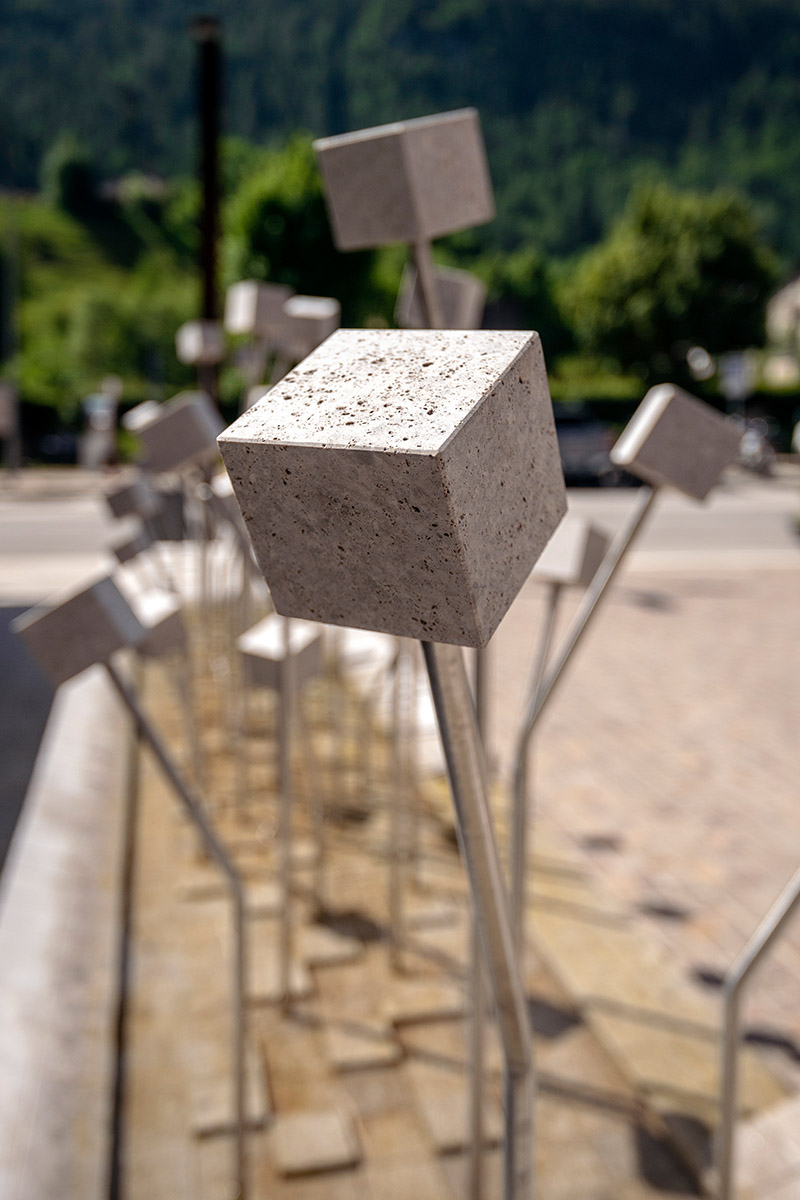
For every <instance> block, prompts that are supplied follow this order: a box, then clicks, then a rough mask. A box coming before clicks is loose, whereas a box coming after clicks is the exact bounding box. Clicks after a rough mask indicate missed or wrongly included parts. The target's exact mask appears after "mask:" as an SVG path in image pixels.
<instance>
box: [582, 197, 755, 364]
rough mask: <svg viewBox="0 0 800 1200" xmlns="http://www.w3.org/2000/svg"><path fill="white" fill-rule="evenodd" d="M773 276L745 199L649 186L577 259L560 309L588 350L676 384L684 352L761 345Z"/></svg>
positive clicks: (749, 207) (714, 350)
mask: <svg viewBox="0 0 800 1200" xmlns="http://www.w3.org/2000/svg"><path fill="white" fill-rule="evenodd" d="M776 270H777V268H776V262H775V259H774V256H773V254H772V252H771V250H770V249H769V248H768V247H767V246H766V245H765V244H764V243H763V242H762V241H761V240H760V237H759V233H758V229H757V225H756V221H755V217H754V215H753V211H752V208H751V206H750V204H749V202H748V201H747V200H746V199H744V198H743V197H741V196H739V195H738V194H736V193H734V192H730V191H725V190H718V191H715V192H712V193H709V194H707V195H703V194H700V193H696V192H680V191H676V190H674V189H672V188H671V187H669V186H668V185H667V184H665V183H651V184H648V185H645V186H640V187H639V188H637V189H636V190H635V191H634V192H633V194H632V196H631V198H630V200H629V202H628V205H627V208H626V210H625V212H624V214H623V216H622V217H621V218H620V220H619V221H618V222H617V224H616V225H615V226H614V228H613V229H612V231H611V233H610V234H609V236H608V237H607V238H606V240H605V241H604V242H601V243H600V245H599V246H596V247H595V248H594V249H592V250H589V251H588V252H587V253H586V254H584V255H583V256H582V258H581V259H580V260H579V261H578V263H577V264H576V267H575V269H574V271H573V272H572V273H571V275H570V276H568V278H567V280H566V282H565V285H564V287H563V291H562V306H563V309H564V312H565V315H566V316H567V318H568V320H569V321H570V322H571V324H572V326H573V328H574V330H575V333H576V335H577V337H578V340H579V342H580V343H581V345H582V346H583V347H584V348H585V349H586V350H588V351H589V352H591V353H597V354H602V355H610V356H611V357H613V358H615V359H616V360H617V361H618V362H619V363H620V364H621V365H622V366H623V367H634V368H639V369H641V370H642V372H643V373H644V374H645V375H647V376H648V377H652V376H656V375H657V376H660V377H663V376H664V375H666V374H669V375H671V376H672V377H673V378H675V379H676V380H680V379H681V378H682V377H683V375H684V374H685V356H686V350H687V349H688V347H689V346H690V345H701V346H704V347H705V348H706V349H707V350H708V351H709V352H710V353H712V354H718V353H721V352H723V351H726V350H739V349H743V348H745V347H748V346H754V345H761V344H762V343H763V340H764V310H765V305H766V300H767V297H768V295H769V292H770V289H771V288H772V286H773V285H774V283H775V279H776Z"/></svg>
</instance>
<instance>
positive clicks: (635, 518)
mask: <svg viewBox="0 0 800 1200" xmlns="http://www.w3.org/2000/svg"><path fill="white" fill-rule="evenodd" d="M658 492H659V489H658V488H648V487H645V488H643V489H642V490H641V491H640V492H639V494H638V496H637V498H636V503H635V504H634V506H633V508H632V509H631V512H630V513H629V515H628V518H627V520H626V521H625V522H624V524H623V525H622V527H621V529H620V530H619V531H618V533H617V535H616V537H615V538H614V540H613V542H612V543H611V545H610V547H609V549H608V553H607V554H606V556H605V558H604V560H603V562H602V563H601V565H600V567H599V569H598V571H597V574H596V575H595V577H594V579H593V580H592V582H591V585H590V586H589V587H588V588H587V589H586V591H585V593H584V596H583V600H582V601H581V603H580V606H579V607H578V611H577V612H576V613H575V616H574V617H573V618H572V622H571V623H570V626H569V629H568V630H567V633H566V636H565V637H564V640H563V642H562V644H561V647H560V648H559V651H558V654H557V655H556V658H555V661H554V662H553V663H552V665H551V667H550V669H549V670H548V672H547V674H546V675H545V677H544V679H543V680H542V684H541V686H540V687H539V688H538V690H537V692H536V694H535V695H534V696H532V697H531V701H530V705H529V707H528V711H527V712H526V714H525V719H524V721H523V726H522V732H521V734H520V737H519V741H518V743H517V755H518V757H519V755H520V754H522V753H524V752H525V748H526V746H527V741H528V739H529V738H530V736H531V734H532V733H533V730H534V726H535V725H536V722H537V721H538V720H539V717H540V716H541V714H542V712H543V711H544V708H545V705H546V704H547V703H548V701H549V700H550V699H551V697H552V695H553V693H554V692H555V689H556V685H557V684H558V682H559V680H560V678H561V676H562V674H563V672H564V669H565V667H566V666H567V664H568V662H569V660H570V658H571V657H572V653H573V651H574V650H575V648H576V647H577V645H578V643H579V642H580V640H581V638H582V637H583V634H584V632H585V631H586V629H587V628H588V626H589V623H590V621H591V619H592V617H593V616H594V614H595V612H596V611H597V608H598V606H599V604H600V601H601V600H602V598H603V596H604V595H605V593H606V590H607V588H608V586H609V584H610V583H611V581H612V579H613V578H614V576H615V575H616V573H617V570H618V568H619V566H620V565H621V563H622V561H623V559H624V557H625V554H626V553H627V551H628V549H629V547H630V546H631V544H632V543H633V540H634V538H635V537H636V534H637V533H638V532H639V530H640V529H641V527H642V525H643V524H644V521H645V518H646V517H647V515H648V513H649V512H650V509H651V507H652V505H653V502H654V500H655V498H656V496H657V495H658Z"/></svg>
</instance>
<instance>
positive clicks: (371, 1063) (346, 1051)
mask: <svg viewBox="0 0 800 1200" xmlns="http://www.w3.org/2000/svg"><path fill="white" fill-rule="evenodd" d="M325 1054H326V1056H327V1058H328V1061H329V1062H330V1064H331V1067H332V1068H333V1069H334V1071H363V1070H368V1069H369V1068H374V1067H391V1066H393V1065H394V1064H395V1063H397V1062H399V1060H400V1059H401V1058H402V1057H403V1049H402V1047H401V1046H400V1044H399V1043H398V1041H397V1040H396V1039H395V1038H394V1037H393V1036H392V1033H391V1030H389V1029H387V1028H386V1027H385V1026H381V1025H365V1024H359V1026H358V1027H356V1026H355V1025H353V1026H340V1025H332V1026H331V1027H330V1028H328V1029H327V1030H326V1031H325Z"/></svg>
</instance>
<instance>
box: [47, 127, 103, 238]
mask: <svg viewBox="0 0 800 1200" xmlns="http://www.w3.org/2000/svg"><path fill="white" fill-rule="evenodd" d="M41 175H42V177H41V188H42V193H43V195H44V197H45V199H46V200H47V202H48V203H49V204H51V205H52V206H53V208H60V209H62V210H63V211H64V212H67V213H70V214H71V215H72V216H73V217H78V218H81V217H88V216H90V215H91V213H92V211H93V209H94V207H95V205H96V203H97V180H96V178H95V173H94V169H93V167H92V163H91V161H90V159H89V153H88V151H87V149H86V147H85V145H84V144H83V143H82V142H81V141H80V139H79V138H77V137H76V136H75V134H74V133H61V134H59V136H58V137H57V138H56V140H55V141H54V142H53V144H52V146H51V147H50V149H49V150H48V151H47V153H46V154H45V156H44V158H43V159H42V173H41Z"/></svg>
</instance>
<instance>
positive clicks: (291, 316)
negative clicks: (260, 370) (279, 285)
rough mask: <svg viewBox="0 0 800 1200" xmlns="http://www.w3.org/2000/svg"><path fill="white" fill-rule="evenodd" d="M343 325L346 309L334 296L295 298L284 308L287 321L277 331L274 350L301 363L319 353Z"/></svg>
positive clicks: (290, 299) (287, 302) (284, 319)
mask: <svg viewBox="0 0 800 1200" xmlns="http://www.w3.org/2000/svg"><path fill="white" fill-rule="evenodd" d="M341 323H342V309H341V305H340V304H339V301H338V300H334V299H333V297H331V296H291V297H290V298H289V299H288V300H287V301H286V303H285V305H284V306H283V321H282V324H281V326H280V328H279V329H278V330H277V331H276V333H275V336H274V338H273V341H272V344H273V347H274V349H276V350H277V351H278V352H279V353H281V354H284V355H285V356H286V357H287V358H288V359H290V360H292V361H294V362H299V361H300V359H302V358H305V357H306V355H307V354H310V353H311V351H312V350H316V348H317V346H319V345H320V344H321V343H322V342H324V341H325V338H327V337H330V335H331V334H332V333H334V332H335V330H337V329H338V328H339V326H340V325H341Z"/></svg>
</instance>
